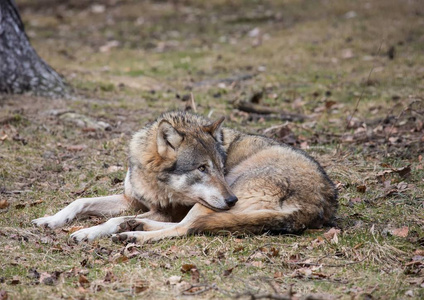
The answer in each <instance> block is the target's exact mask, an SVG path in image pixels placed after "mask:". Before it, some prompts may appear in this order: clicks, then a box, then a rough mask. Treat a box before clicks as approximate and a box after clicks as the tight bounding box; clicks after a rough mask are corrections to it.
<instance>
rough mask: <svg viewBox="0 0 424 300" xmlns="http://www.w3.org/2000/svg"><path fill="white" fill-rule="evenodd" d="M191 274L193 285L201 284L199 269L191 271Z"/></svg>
mask: <svg viewBox="0 0 424 300" xmlns="http://www.w3.org/2000/svg"><path fill="white" fill-rule="evenodd" d="M190 273H191V282H192V283H199V281H200V272H199V270H198V269H197V268H193V269H191V270H190Z"/></svg>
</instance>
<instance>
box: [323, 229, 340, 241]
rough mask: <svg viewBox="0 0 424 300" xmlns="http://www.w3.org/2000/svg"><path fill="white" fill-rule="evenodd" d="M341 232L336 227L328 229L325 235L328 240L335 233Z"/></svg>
mask: <svg viewBox="0 0 424 300" xmlns="http://www.w3.org/2000/svg"><path fill="white" fill-rule="evenodd" d="M339 233H340V229H336V228H334V227H333V228H331V229H330V230H328V231H327V232H326V233H324V237H325V238H326V239H327V240H331V239H332V238H333V237H334V236H335V235H337V234H339Z"/></svg>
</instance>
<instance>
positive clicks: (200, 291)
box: [181, 284, 216, 296]
mask: <svg viewBox="0 0 424 300" xmlns="http://www.w3.org/2000/svg"><path fill="white" fill-rule="evenodd" d="M197 287H204V289H202V290H198V291H195V292H192V293H191V292H188V291H189V290H191V289H192V288H197ZM215 288H216V287H215V284H212V285H208V284H194V285H193V284H192V285H191V286H190V287H189V288H187V289H185V290H184V291H182V293H181V294H183V295H186V296H194V295H199V294H202V293H204V292H207V291H209V290H212V289H215Z"/></svg>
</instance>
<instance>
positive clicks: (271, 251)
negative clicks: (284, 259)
mask: <svg viewBox="0 0 424 300" xmlns="http://www.w3.org/2000/svg"><path fill="white" fill-rule="evenodd" d="M269 251H270V254H271V256H273V257H276V256H278V255H279V254H280V250H278V249H275V248H274V247H271V249H269Z"/></svg>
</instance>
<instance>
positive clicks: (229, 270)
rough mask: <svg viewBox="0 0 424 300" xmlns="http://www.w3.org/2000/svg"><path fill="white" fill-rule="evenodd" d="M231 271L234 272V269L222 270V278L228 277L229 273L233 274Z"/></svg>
mask: <svg viewBox="0 0 424 300" xmlns="http://www.w3.org/2000/svg"><path fill="white" fill-rule="evenodd" d="M233 270H234V268H231V269H227V270H224V274H223V275H224V277H227V276H229V275H230V274H231V273H233Z"/></svg>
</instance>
